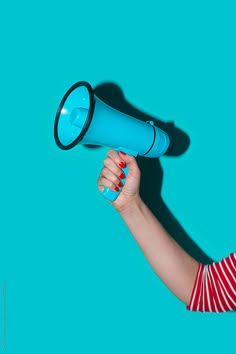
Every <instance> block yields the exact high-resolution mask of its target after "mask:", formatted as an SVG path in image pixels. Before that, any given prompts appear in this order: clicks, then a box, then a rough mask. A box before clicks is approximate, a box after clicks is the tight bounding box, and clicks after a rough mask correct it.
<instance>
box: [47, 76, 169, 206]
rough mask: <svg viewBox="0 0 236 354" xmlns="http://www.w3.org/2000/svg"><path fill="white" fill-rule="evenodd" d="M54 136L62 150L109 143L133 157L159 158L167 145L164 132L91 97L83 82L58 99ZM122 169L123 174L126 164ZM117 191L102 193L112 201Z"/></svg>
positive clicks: (166, 137)
mask: <svg viewBox="0 0 236 354" xmlns="http://www.w3.org/2000/svg"><path fill="white" fill-rule="evenodd" d="M54 138H55V142H56V144H57V145H58V147H59V148H61V149H63V150H68V149H71V148H73V147H74V146H76V145H77V144H79V143H81V144H86V145H101V146H109V147H110V148H112V149H115V150H117V151H123V152H125V153H127V154H130V155H133V156H135V157H136V156H137V155H139V156H145V157H160V156H162V155H163V154H164V153H165V152H166V150H167V148H168V146H169V137H168V135H167V134H166V132H164V131H163V130H161V129H159V128H157V127H155V125H154V123H153V122H150V121H148V122H142V121H140V120H138V119H137V118H134V117H131V116H129V115H127V114H124V113H121V112H119V111H118V110H116V109H114V108H112V107H110V106H108V105H107V104H105V103H104V102H102V101H101V100H100V99H99V98H98V97H96V96H95V94H94V92H93V89H92V87H91V85H90V84H89V83H88V82H86V81H79V82H77V83H75V84H74V85H73V86H71V88H70V89H69V90H68V91H67V92H66V93H65V95H64V97H63V98H62V100H61V103H60V104H59V107H58V110H57V113H56V118H55V123H54ZM123 170H124V173H125V175H127V173H128V169H127V167H126V168H125V169H123ZM124 182H125V180H124ZM119 193H120V191H119V192H114V191H111V190H110V189H109V188H105V189H104V192H103V195H104V196H105V197H106V198H107V199H109V200H110V201H114V200H115V199H116V198H117V197H118V195H119Z"/></svg>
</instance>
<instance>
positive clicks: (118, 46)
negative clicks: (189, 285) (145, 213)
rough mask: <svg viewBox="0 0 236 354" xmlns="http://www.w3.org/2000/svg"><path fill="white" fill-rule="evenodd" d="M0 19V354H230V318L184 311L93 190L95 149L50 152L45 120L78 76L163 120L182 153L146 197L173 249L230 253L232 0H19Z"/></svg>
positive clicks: (235, 58) (170, 159)
mask: <svg viewBox="0 0 236 354" xmlns="http://www.w3.org/2000/svg"><path fill="white" fill-rule="evenodd" d="M0 23H1V24H0V27H1V28H0V29H1V65H0V68H1V73H0V74H1V83H0V85H1V86H0V87H1V129H0V135H1V138H0V142H1V198H0V203H1V223H0V225H1V226H0V228H1V229H0V235H1V244H0V280H1V284H2V283H3V282H4V283H5V284H6V352H7V353H14V354H15V353H24V354H27V353H53V352H55V353H71V354H72V353H83V354H87V353H89V354H90V353H103V354H105V353H109V354H110V353H124V354H128V353H136V354H138V353H148V354H152V353H162V352H163V353H173V352H181V353H182V354H184V353H189V352H190V353H199V352H201V353H221V352H222V351H224V352H229V351H230V352H231V349H232V347H233V346H234V344H235V343H234V342H235V341H234V337H235V314H233V313H231V314H230V313H228V314H201V313H190V312H188V311H186V309H185V306H184V305H183V304H182V303H181V302H180V301H179V300H177V299H176V298H175V297H174V296H173V295H172V294H171V293H170V292H169V290H168V289H167V288H166V287H165V286H164V285H163V284H162V283H161V281H160V280H159V279H158V278H157V277H156V276H155V274H154V272H153V271H152V270H151V268H150V266H149V265H148V263H147V261H146V260H145V258H144V256H143V254H142V252H141V251H140V249H139V248H138V246H137V245H136V243H135V241H134V240H133V238H132V236H131V235H130V233H129V231H128V230H127V228H126V226H125V225H124V223H123V222H122V220H121V219H120V217H119V215H118V214H117V213H116V211H115V210H114V209H113V208H112V207H111V206H110V205H109V204H108V203H107V202H106V201H105V200H104V199H103V197H102V196H101V195H100V193H99V192H98V190H97V178H98V175H99V173H100V169H101V167H102V165H103V159H104V158H105V157H106V151H107V149H106V148H98V149H89V148H86V147H83V146H78V147H76V148H75V149H73V150H70V151H68V152H63V151H61V150H60V149H58V148H57V146H56V145H55V142H54V139H53V123H54V117H55V112H56V110H57V107H58V104H59V102H60V100H61V98H62V96H63V95H64V93H65V91H66V90H67V89H68V88H69V87H70V86H71V85H72V84H73V83H74V82H76V81H79V80H86V81H88V82H90V83H91V85H92V86H93V87H96V86H97V85H101V84H103V83H107V82H112V83H114V84H115V85H118V87H119V88H120V90H122V92H123V94H124V95H125V98H126V100H127V102H129V103H130V104H131V105H133V106H134V107H135V108H136V109H137V110H139V111H140V112H144V113H145V114H146V115H150V116H152V117H154V118H159V119H160V120H161V121H162V122H164V123H165V122H171V121H172V122H174V123H175V125H176V127H178V128H179V129H180V130H181V131H183V132H184V133H185V134H186V136H188V137H189V139H190V144H189V146H188V148H187V149H186V151H185V152H184V153H181V154H179V155H178V156H164V157H161V159H160V163H161V167H162V169H163V171H162V172H163V180H162V186H161V196H162V202H163V203H164V204H165V206H166V208H167V209H168V210H169V213H170V214H171V215H172V216H173V219H175V224H176V225H177V224H178V225H179V226H178V228H179V229H182V231H181V232H179V235H180V240H181V234H182V235H183V234H184V233H185V236H186V235H187V236H188V237H190V238H191V239H192V240H193V241H194V242H195V243H196V244H197V245H198V246H199V248H200V249H202V251H203V252H205V253H206V254H207V256H209V257H210V258H213V259H215V260H219V259H221V257H224V256H227V255H228V254H229V253H230V252H232V251H235V230H236V228H235V199H236V189H235V180H236V169H235V128H236V119H235V117H236V108H235V93H236V90H235V82H236V66H235V62H236V54H235V33H236V31H235V30H236V24H235V6H234V2H233V1H227V0H226V1H191V2H190V1H173V0H172V1H165V2H164V1H162V2H161V1H145V2H137V1H124V0H121V1H119V2H110V1H105V0H101V1H96V2H95V1H86V2H81V1H72V0H68V1H64V2H62V1H61V2H56V1H44V0H41V1H40V2H39V1H38V2H30V1H24V0H23V1H21V2H16V1H13V2H4V3H3V4H2V5H1V21H0ZM156 163H157V164H158V163H159V162H158V161H157V162H156ZM159 170H160V165H159ZM143 173H144V174H145V171H143ZM151 177H152V176H151V175H150V179H151ZM152 182H153V181H152ZM147 187H148V186H147ZM143 188H144V190H145V185H144V186H143ZM152 188H153V189H155V183H154V184H152ZM159 197H160V196H159ZM159 200H161V198H159ZM156 208H157V209H156V212H157V213H158V203H157V205H156ZM169 225H171V223H169ZM172 225H173V224H172ZM174 229H175V227H173V230H174Z"/></svg>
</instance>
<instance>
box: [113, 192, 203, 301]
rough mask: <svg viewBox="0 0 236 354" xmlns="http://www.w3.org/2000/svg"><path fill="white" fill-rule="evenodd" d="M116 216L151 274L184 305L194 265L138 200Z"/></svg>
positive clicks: (194, 271) (195, 268)
mask: <svg viewBox="0 0 236 354" xmlns="http://www.w3.org/2000/svg"><path fill="white" fill-rule="evenodd" d="M119 213H120V215H121V217H122V218H123V220H124V222H125V223H126V225H127V226H128V228H129V230H130V232H131V234H132V235H133V237H134V239H135V240H136V242H137V243H138V245H139V246H140V248H141V250H142V251H143V253H144V255H145V257H146V258H147V260H148V262H149V264H150V265H151V267H152V268H153V270H154V272H155V273H156V274H157V275H158V276H159V278H160V279H161V280H162V281H163V282H164V283H165V285H166V286H167V287H168V288H169V289H170V290H171V291H172V292H173V293H174V294H175V295H176V296H177V297H178V298H179V299H180V300H181V301H183V302H184V303H185V304H186V305H188V304H189V301H190V297H191V293H192V289H193V285H194V281H195V277H196V274H197V270H198V265H199V264H198V262H197V261H196V260H195V259H193V258H192V257H191V256H190V255H189V254H187V253H186V252H185V251H184V250H183V249H182V248H181V247H180V246H179V245H178V244H177V243H176V242H175V240H174V239H173V238H172V237H171V236H170V235H169V234H168V233H167V231H166V230H165V229H164V228H163V226H162V225H161V224H160V222H159V221H158V220H157V219H156V217H155V216H154V215H153V214H152V212H151V211H150V210H149V209H148V207H147V206H146V205H145V204H144V202H143V201H142V200H141V199H138V200H137V201H136V202H135V203H133V205H132V206H129V207H127V208H124V209H123V210H120V211H119Z"/></svg>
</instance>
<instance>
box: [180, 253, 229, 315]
mask: <svg viewBox="0 0 236 354" xmlns="http://www.w3.org/2000/svg"><path fill="white" fill-rule="evenodd" d="M187 309H188V310H190V311H201V312H226V311H232V310H236V253H231V254H230V255H229V256H228V257H226V258H223V259H222V260H221V261H220V262H214V263H213V264H210V265H203V264H201V263H200V264H199V268H198V272H197V274H196V279H195V282H194V286H193V290H192V294H191V298H190V303H189V305H188V306H187Z"/></svg>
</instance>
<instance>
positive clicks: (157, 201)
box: [86, 82, 212, 264]
mask: <svg viewBox="0 0 236 354" xmlns="http://www.w3.org/2000/svg"><path fill="white" fill-rule="evenodd" d="M94 92H95V95H96V96H97V97H98V98H100V99H101V100H102V101H103V102H105V103H106V104H108V105H109V106H111V107H113V108H115V109H117V110H119V111H121V112H123V113H126V114H128V115H130V116H133V117H135V118H137V119H140V120H142V121H144V122H146V121H150V120H152V121H153V122H154V124H155V125H156V126H157V127H159V128H161V129H163V130H164V131H166V132H167V134H168V135H169V138H170V146H169V148H168V150H167V152H166V153H165V155H166V156H172V157H173V156H175V157H177V156H180V155H182V154H183V153H184V152H185V151H186V150H187V149H188V147H189V145H190V138H189V136H188V135H187V134H186V133H185V132H183V131H182V130H180V129H179V128H177V127H175V125H174V122H168V123H165V122H162V121H161V120H159V119H156V118H154V117H152V116H150V115H147V114H145V113H143V112H141V111H139V110H138V109H136V108H135V107H134V106H132V105H131V104H130V103H129V102H127V101H126V99H125V97H124V94H123V92H122V90H121V89H120V87H119V86H117V85H116V84H114V83H112V82H105V83H102V84H100V85H99V86H97V87H96V88H95V89H94ZM86 147H87V148H97V146H94V145H86ZM137 163H138V165H139V168H140V170H141V184H140V195H141V197H142V199H143V200H144V202H145V203H146V204H147V206H148V207H149V208H150V210H151V211H152V213H153V214H154V215H155V216H156V217H157V218H158V220H159V221H160V222H161V224H162V225H163V226H164V227H165V229H166V230H167V231H168V232H169V234H170V235H171V236H172V237H173V238H174V239H175V240H176V241H177V242H178V244H179V245H181V247H182V248H183V249H185V250H186V251H187V252H188V253H189V254H190V255H191V256H193V257H194V258H195V259H196V260H198V261H199V262H201V263H203V264H209V263H212V259H211V258H210V257H209V256H208V255H207V254H205V253H204V252H203V251H202V250H201V249H200V248H199V246H198V245H197V244H196V243H195V242H194V241H193V240H192V239H191V237H190V236H189V235H188V234H187V233H186V231H185V230H184V228H183V227H182V226H181V225H180V223H179V222H178V220H177V219H176V218H175V216H174V215H173V214H172V213H171V211H170V210H169V208H168V207H167V205H166V204H165V202H164V201H163V199H162V197H161V187H162V181H163V175H164V173H163V168H162V166H161V164H160V160H159V159H151V158H144V157H140V156H138V157H137Z"/></svg>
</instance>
